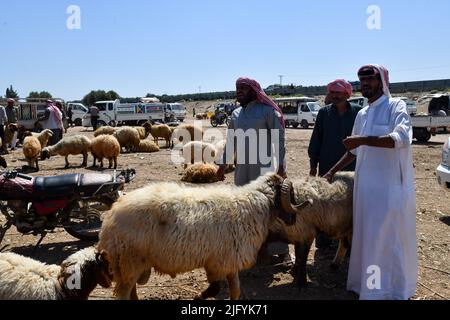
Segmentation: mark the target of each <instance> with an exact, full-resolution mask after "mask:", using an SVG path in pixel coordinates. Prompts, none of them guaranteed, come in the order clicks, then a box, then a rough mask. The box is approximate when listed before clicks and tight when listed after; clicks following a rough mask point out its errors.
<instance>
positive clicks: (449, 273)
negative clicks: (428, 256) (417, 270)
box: [422, 266, 450, 276]
mask: <svg viewBox="0 0 450 320" xmlns="http://www.w3.org/2000/svg"><path fill="white" fill-rule="evenodd" d="M422 267H424V268H427V269H431V270H436V271H440V272H442V273H445V274H448V275H449V276H450V272H447V271H444V270H441V269H436V268H432V267H429V266H422Z"/></svg>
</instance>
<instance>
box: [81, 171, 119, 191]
mask: <svg viewBox="0 0 450 320" xmlns="http://www.w3.org/2000/svg"><path fill="white" fill-rule="evenodd" d="M113 181H114V178H113V177H112V176H111V175H109V174H101V173H88V174H82V175H81V180H80V185H79V187H78V190H79V191H80V193H82V194H83V195H91V194H94V193H95V192H96V191H97V190H98V189H99V188H100V187H101V186H102V185H103V184H105V183H109V182H113Z"/></svg>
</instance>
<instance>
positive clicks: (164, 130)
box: [150, 124, 173, 147]
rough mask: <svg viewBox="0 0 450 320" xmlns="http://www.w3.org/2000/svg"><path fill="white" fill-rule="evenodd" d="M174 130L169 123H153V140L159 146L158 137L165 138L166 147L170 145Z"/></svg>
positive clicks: (151, 130)
mask: <svg viewBox="0 0 450 320" xmlns="http://www.w3.org/2000/svg"><path fill="white" fill-rule="evenodd" d="M172 132H173V131H172V129H171V128H170V127H169V126H168V125H167V124H158V125H152V126H151V129H150V133H151V135H152V137H153V140H154V141H155V143H156V144H157V145H158V146H159V144H158V139H159V138H163V139H164V140H165V141H166V147H170V146H171V144H170V141H171V138H172Z"/></svg>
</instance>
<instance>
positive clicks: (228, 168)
mask: <svg viewBox="0 0 450 320" xmlns="http://www.w3.org/2000/svg"><path fill="white" fill-rule="evenodd" d="M226 142H227V141H226V140H219V141H217V142H215V143H214V146H215V147H216V150H217V151H216V158H215V159H214V163H215V164H220V163H221V162H222V158H223V153H224V152H225V147H226ZM234 162H235V163H236V157H234ZM235 167H236V165H235V164H232V163H227V164H226V165H225V173H230V172H233V171H234V169H235Z"/></svg>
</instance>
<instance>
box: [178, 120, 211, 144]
mask: <svg viewBox="0 0 450 320" xmlns="http://www.w3.org/2000/svg"><path fill="white" fill-rule="evenodd" d="M203 134H204V132H203V129H202V128H199V127H196V126H194V125H190V124H184V125H181V126H179V127H177V128H176V129H175V130H174V132H173V134H172V138H173V139H172V146H173V144H174V142H173V141H174V140H175V139H176V140H178V141H179V142H181V143H182V144H183V145H185V144H186V143H188V142H190V141H202V140H203ZM185 138H186V139H185Z"/></svg>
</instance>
